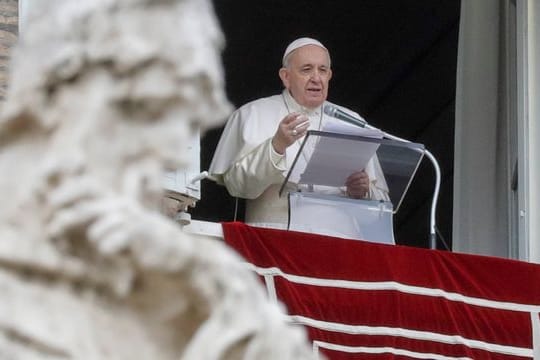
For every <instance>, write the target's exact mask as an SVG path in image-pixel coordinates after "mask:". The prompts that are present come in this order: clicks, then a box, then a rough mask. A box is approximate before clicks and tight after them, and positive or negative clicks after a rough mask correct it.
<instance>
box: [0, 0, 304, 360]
mask: <svg viewBox="0 0 540 360" xmlns="http://www.w3.org/2000/svg"><path fill="white" fill-rule="evenodd" d="M32 6H33V7H32V8H31V9H30V15H29V18H28V22H27V24H26V28H25V29H26V30H25V33H24V34H23V36H22V39H21V42H20V43H19V46H18V47H17V48H16V49H15V52H14V56H13V62H12V65H11V69H10V71H11V75H10V89H9V92H8V96H7V100H6V103H4V104H3V105H2V109H1V110H2V112H1V116H0V174H1V176H0V192H1V198H2V202H1V205H0V217H1V222H0V293H1V297H0V359H25V360H26V359H180V358H182V359H304V358H309V357H310V356H311V351H310V349H309V346H308V345H307V340H306V336H305V333H304V331H303V330H301V329H300V328H296V327H292V326H290V325H286V324H285V323H284V320H283V317H282V315H281V312H280V309H279V308H278V306H277V305H274V304H271V303H270V302H269V301H268V300H267V299H266V297H265V294H264V290H263V289H262V287H260V286H259V283H258V281H257V279H256V278H255V276H253V275H252V274H251V273H249V272H247V270H244V268H243V267H242V265H241V260H240V259H239V258H238V257H237V256H236V255H235V254H234V253H233V252H232V251H231V250H229V249H228V248H227V247H226V245H224V244H223V243H222V242H219V241H215V240H211V239H206V238H202V237H201V238H193V237H192V235H189V234H186V233H183V232H182V231H181V229H180V228H179V227H178V226H177V225H176V224H175V223H174V222H172V221H171V220H169V219H168V218H167V217H165V216H163V215H161V214H160V212H159V208H160V206H161V205H160V202H161V200H162V195H163V194H162V193H163V191H162V188H161V184H162V182H161V180H162V176H163V173H164V171H165V170H166V169H176V168H182V167H183V166H186V164H187V161H188V159H187V158H184V157H183V144H184V143H185V142H186V141H188V139H189V138H190V134H191V132H192V131H193V130H194V129H196V128H197V127H202V129H204V128H206V127H208V126H215V125H217V124H218V121H219V120H222V119H224V118H225V117H226V115H227V114H228V113H229V112H230V106H229V104H228V103H227V101H226V98H225V95H224V91H223V75H222V69H221V65H220V50H221V48H222V46H223V43H224V39H223V38H222V35H221V32H220V29H219V27H218V25H217V21H216V19H215V17H214V13H213V9H212V7H211V5H210V1H207V0H177V1H173V0H79V1H73V0H47V1H35V2H32Z"/></svg>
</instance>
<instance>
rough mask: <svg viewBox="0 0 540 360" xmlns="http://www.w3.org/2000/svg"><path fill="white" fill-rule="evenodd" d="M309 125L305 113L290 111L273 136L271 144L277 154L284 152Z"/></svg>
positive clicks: (302, 134)
mask: <svg viewBox="0 0 540 360" xmlns="http://www.w3.org/2000/svg"><path fill="white" fill-rule="evenodd" d="M308 127H309V119H308V117H307V116H306V115H302V114H299V113H291V114H289V115H287V116H285V117H284V118H283V119H282V120H281V121H280V122H279V126H278V128H277V131H276V133H275V134H274V137H273V138H272V146H273V147H274V150H275V151H276V152H277V153H278V154H284V153H285V150H286V149H287V148H288V147H289V146H291V144H293V143H294V142H295V141H296V140H297V139H300V138H301V137H302V136H304V135H305V134H306V131H307V129H308Z"/></svg>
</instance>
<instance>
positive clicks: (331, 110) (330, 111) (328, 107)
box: [323, 104, 338, 117]
mask: <svg viewBox="0 0 540 360" xmlns="http://www.w3.org/2000/svg"><path fill="white" fill-rule="evenodd" d="M337 110H338V109H337V107H335V106H334V105H332V104H325V105H324V106H323V112H324V113H325V114H326V115H328V116H331V117H336V113H337Z"/></svg>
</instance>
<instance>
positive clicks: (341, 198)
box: [280, 130, 424, 244]
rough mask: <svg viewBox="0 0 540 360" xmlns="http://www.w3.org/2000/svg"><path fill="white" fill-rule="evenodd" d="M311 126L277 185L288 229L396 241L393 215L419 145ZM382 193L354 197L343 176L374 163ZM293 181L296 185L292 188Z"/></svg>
mask: <svg viewBox="0 0 540 360" xmlns="http://www.w3.org/2000/svg"><path fill="white" fill-rule="evenodd" d="M380 134H381V135H380V137H370V136H363V135H353V134H342V133H335V132H329V131H317V130H310V131H308V132H307V134H306V136H305V137H304V140H303V142H302V144H301V146H300V150H299V151H298V153H297V155H296V158H295V159H294V162H293V164H292V166H291V167H290V169H289V171H288V173H287V176H286V179H285V181H284V182H283V184H282V186H281V189H280V196H287V197H288V200H289V221H288V229H289V230H296V231H303V232H309V233H317V234H322V235H328V236H338V237H344V238H350V239H359V240H367V241H373V242H380V243H387V244H394V243H395V242H394V231H393V222H392V218H393V215H394V214H395V213H397V211H398V210H399V207H400V205H401V203H402V201H403V198H404V196H405V194H406V192H407V189H408V188H409V185H410V184H411V181H412V179H413V177H414V174H415V173H416V170H417V169H418V166H419V164H420V161H421V160H422V157H423V155H424V146H423V145H422V144H417V143H410V142H401V141H395V140H390V139H384V138H382V133H380ZM374 165H375V167H376V168H378V169H379V170H381V171H380V172H381V173H382V176H383V177H384V179H380V181H379V185H380V186H381V187H384V188H385V189H386V191H384V194H382V195H384V196H381V194H379V196H378V199H372V198H366V199H352V198H349V197H347V196H346V195H345V186H344V184H345V179H346V178H347V177H348V176H349V175H350V174H351V173H353V172H355V171H359V170H363V169H365V168H366V166H374ZM291 184H292V185H294V186H291Z"/></svg>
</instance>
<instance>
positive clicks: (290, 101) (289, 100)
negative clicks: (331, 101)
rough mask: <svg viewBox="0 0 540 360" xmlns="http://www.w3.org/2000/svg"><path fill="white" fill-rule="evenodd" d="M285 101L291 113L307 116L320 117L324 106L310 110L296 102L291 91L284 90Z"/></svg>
mask: <svg viewBox="0 0 540 360" xmlns="http://www.w3.org/2000/svg"><path fill="white" fill-rule="evenodd" d="M283 99H284V101H285V105H286V106H287V108H288V110H289V112H291V113H292V112H298V113H302V114H306V115H307V116H310V117H311V116H320V114H321V110H322V106H317V107H316V108H314V109H309V108H307V107H305V106H302V105H300V104H298V103H297V102H296V100H294V98H293V97H292V95H291V93H289V90H287V89H284V90H283Z"/></svg>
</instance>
